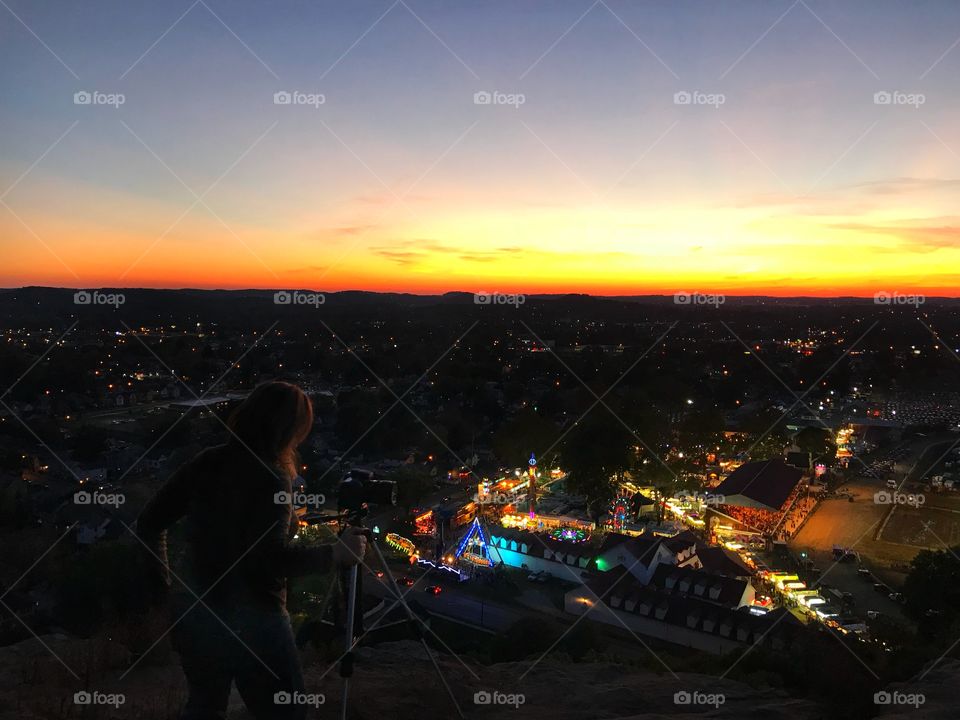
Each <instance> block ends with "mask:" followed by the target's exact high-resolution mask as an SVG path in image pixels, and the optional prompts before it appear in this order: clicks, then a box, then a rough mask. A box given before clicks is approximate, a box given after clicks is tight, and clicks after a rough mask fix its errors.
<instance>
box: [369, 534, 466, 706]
mask: <svg viewBox="0 0 960 720" xmlns="http://www.w3.org/2000/svg"><path fill="white" fill-rule="evenodd" d="M370 544H371V545H373V549H374V550H375V551H376V553H377V558H378V559H379V561H380V565H381V567H383V572H384V573H386V575H387V579H388V580H389V581H390V582H389V583H387V587H388V588H389V590H390V592H391V593H392V594H393V596H394V597H395V598H396V600H397V602H398V603H400V606H401V607H402V608H403V610H404V612H405V613H406V615H407V621H408V622H409V623H410V627H411V628H412V629H413V632H414V634H415V635H416V636H417V638H419V639H420V644H421V645H423V651H424V652H425V653H426V654H427V657H428V658H430V662H431V663H432V664H433V669H434V670H435V671H436V673H437V677H438V678H440V682H441V683H443V687H444V688H445V689H446V691H447V695H449V696H450V702H452V703H453V707H454V708H456V710H457V715H458V716H460V717H461V718H465V716H464V714H463V711H462V710H461V709H460V705H459V703H457V698H456V696H455V695H454V694H453V689H452V688H451V687H450V684H449V683H448V682H447V679H446V678H445V677H444V676H443V673H442V672H441V671H440V665H438V664H437V659H436V658H435V657H434V656H433V653H432V652H431V651H430V646H429V645H427V640H426V638H425V637H424V636H423V632H422V631H421V630H420V626H419V625H417V622H418V621H419V618H417V617H416V616H414V614H413V611H412V610H411V609H410V606H409V605H407V601H406V600H405V599H404V597H403V593H402V592H401V591H400V586H399V585H397V581H396V579H394V577H393V573H392V572H391V571H390V567H389V566H388V565H387V561H386V560H385V559H384V557H383V552H382V551H381V550H380V546H379V545H378V544H377V542H376V540H372V541H371V542H370Z"/></svg>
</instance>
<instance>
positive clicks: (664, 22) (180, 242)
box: [0, 0, 960, 295]
mask: <svg viewBox="0 0 960 720" xmlns="http://www.w3.org/2000/svg"><path fill="white" fill-rule="evenodd" d="M0 58H2V63H0V90H2V95H3V102H2V103H0V127H2V129H3V132H2V135H0V148H2V151H0V199H2V203H0V257H2V261H0V286H3V287H17V286H22V285H56V286H70V287H116V286H147V287H204V288H214V287H220V288H249V287H260V288H310V289H316V290H328V291H333V290H341V289H367V290H400V291H407V292H420V293H427V292H441V291H447V290H464V291H468V292H476V291H479V290H486V291H500V292H515V291H527V292H573V291H575V292H591V293H597V294H643V293H668V294H669V293H674V292H677V291H701V292H714V291H722V292H726V293H730V294H736V293H744V294H756V293H760V294H780V295H798V294H811V295H838V294H856V295H872V294H873V293H874V292H877V291H881V290H883V291H890V292H905V293H906V292H924V293H927V294H931V295H933V294H943V295H960V292H958V288H960V204H958V198H960V85H958V83H957V78H958V77H960V3H956V2H935V1H934V0H921V1H919V2H916V1H914V2H906V1H904V2H899V3H898V2H886V1H880V0H865V1H863V2H850V1H847V0H844V1H843V2H823V1H822V0H808V1H807V2H801V1H799V0H798V2H791V0H776V1H759V0H757V1H754V2H725V1H723V0H702V1H700V2H683V1H680V2H639V3H638V2H623V1H622V0H619V1H618V0H606V2H599V1H598V2H592V0H579V1H577V2H572V1H571V2H560V1H558V2H532V1H530V2H527V1H524V0H511V1H509V2H499V1H490V2H452V1H451V2H440V1H429V2H427V1H424V0H406V1H405V2H403V1H399V0H398V2H392V1H391V0H385V1H383V2H363V1H357V0H351V1H350V2H306V1H303V0H298V1H296V2H284V1H278V2H276V3H264V2H254V1H253V0H233V1H231V2H227V1H226V0H197V2H193V0H169V1H167V2H155V1H154V2H142V1H140V0H127V1H121V0H114V1H112V2H102V1H100V0H90V1H88V2H82V3H78V2H66V1H65V0H64V1H62V2H44V3H37V2H34V1H32V0H3V2H2V3H0ZM81 91H87V92H90V93H94V92H97V93H104V94H117V93H119V94H122V95H123V104H122V105H119V106H117V107H115V106H112V105H102V104H93V103H91V104H76V103H75V102H74V94H75V93H77V92H81ZM284 91H286V92H294V91H297V92H299V93H304V94H315V95H319V94H322V95H323V98H324V102H323V103H322V104H315V105H310V104H299V105H298V104H275V102H274V94H275V93H278V92H284ZM484 91H486V92H491V93H492V92H498V93H503V94H505V95H517V94H522V96H523V103H522V104H519V105H517V104H496V103H491V104H476V103H475V93H478V92H484ZM684 92H687V93H700V95H697V96H696V98H697V99H699V100H705V99H708V98H707V96H709V95H713V96H721V97H720V99H722V101H723V102H722V104H713V105H711V104H697V103H696V102H693V103H690V104H678V103H677V102H676V101H675V94H676V93H684ZM884 92H886V93H891V95H887V96H882V95H881V96H880V99H881V103H880V104H878V103H877V102H876V101H875V94H876V93H884ZM681 97H682V96H681ZM884 97H886V98H892V102H890V103H889V104H883V103H882V100H883V99H884ZM101 99H102V98H101ZM501 99H504V98H503V97H502V96H501ZM908 103H912V104H908Z"/></svg>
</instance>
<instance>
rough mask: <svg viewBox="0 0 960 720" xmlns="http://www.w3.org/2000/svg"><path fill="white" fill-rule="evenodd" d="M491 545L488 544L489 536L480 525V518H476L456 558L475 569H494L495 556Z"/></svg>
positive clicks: (464, 537) (461, 543)
mask: <svg viewBox="0 0 960 720" xmlns="http://www.w3.org/2000/svg"><path fill="white" fill-rule="evenodd" d="M490 547H491V546H490V544H489V543H488V542H487V535H486V533H485V532H484V531H483V526H482V525H480V520H479V518H474V521H473V523H471V525H470V529H469V530H467V534H466V535H464V536H463V539H462V540H461V541H460V545H458V546H457V551H456V553H454V557H456V559H457V560H458V561H459V562H461V563H466V564H468V565H472V566H475V567H487V568H492V567H493V565H494V561H493V555H492V553H491V552H490Z"/></svg>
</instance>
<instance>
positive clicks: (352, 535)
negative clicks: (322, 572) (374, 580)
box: [333, 528, 367, 566]
mask: <svg viewBox="0 0 960 720" xmlns="http://www.w3.org/2000/svg"><path fill="white" fill-rule="evenodd" d="M366 551H367V535H366V531H365V530H364V529H363V528H347V529H346V530H345V531H344V533H343V535H341V536H340V542H338V543H337V544H336V545H334V546H333V561H334V563H336V564H337V565H346V566H350V565H357V564H358V563H360V562H361V561H362V560H363V555H364V553H365V552H366Z"/></svg>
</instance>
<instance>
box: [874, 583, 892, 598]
mask: <svg viewBox="0 0 960 720" xmlns="http://www.w3.org/2000/svg"><path fill="white" fill-rule="evenodd" d="M873 589H874V590H876V591H877V592H878V593H883V594H884V595H889V594H890V588H888V587H887V586H886V585H884V584H883V583H874V584H873Z"/></svg>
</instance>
